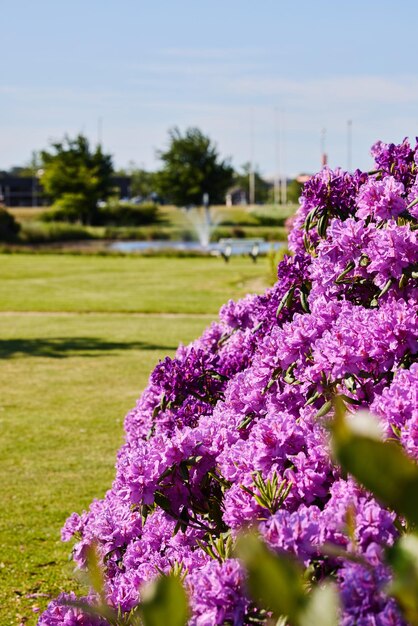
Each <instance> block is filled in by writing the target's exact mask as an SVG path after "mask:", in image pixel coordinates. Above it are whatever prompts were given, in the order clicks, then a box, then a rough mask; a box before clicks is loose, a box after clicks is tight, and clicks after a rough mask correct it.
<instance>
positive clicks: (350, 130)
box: [347, 120, 353, 172]
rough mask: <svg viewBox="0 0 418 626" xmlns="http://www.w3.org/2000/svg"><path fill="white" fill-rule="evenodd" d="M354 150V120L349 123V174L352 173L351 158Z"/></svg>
mask: <svg viewBox="0 0 418 626" xmlns="http://www.w3.org/2000/svg"><path fill="white" fill-rule="evenodd" d="M352 148H353V120H348V122H347V172H351V156H352Z"/></svg>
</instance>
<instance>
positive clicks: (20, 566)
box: [0, 255, 267, 626]
mask: <svg viewBox="0 0 418 626" xmlns="http://www.w3.org/2000/svg"><path fill="white" fill-rule="evenodd" d="M0 263H1V265H0V267H1V276H0V320H1V322H0V329H1V330H0V357H1V359H2V366H1V378H0V426H1V431H2V432H1V439H0V441H1V443H0V454H1V459H2V462H1V465H0V480H1V484H2V508H1V512H0V592H1V596H2V597H1V598H0V624H2V625H3V624H4V625H5V626H7V625H9V624H10V625H12V624H13V625H16V624H20V623H22V622H23V623H25V624H28V625H33V624H35V623H36V619H37V618H36V613H34V612H33V608H35V609H36V608H37V607H39V608H41V609H42V608H43V607H44V606H45V604H46V603H47V601H48V597H47V596H53V597H54V596H55V595H57V593H59V592H60V591H61V590H70V589H74V588H75V583H74V581H73V579H72V575H73V574H72V564H71V563H70V562H69V561H68V555H69V552H70V547H69V546H68V545H65V544H62V543H61V542H60V540H59V533H60V528H61V526H62V524H63V523H64V521H65V519H66V517H67V516H68V515H69V514H70V513H71V512H72V511H79V512H80V511H81V510H82V509H83V508H84V507H86V506H88V504H89V502H90V501H91V500H92V499H93V498H94V497H101V496H102V495H103V493H104V492H105V490H106V489H107V488H108V487H109V486H110V484H111V481H112V478H113V474H114V463H115V455H116V451H117V449H118V448H119V446H120V444H121V442H122V438H123V417H124V415H125V414H126V412H127V411H128V410H129V409H130V408H131V407H132V406H133V405H134V403H135V400H136V398H137V397H138V395H139V392H140V390H141V389H142V388H143V387H144V386H145V384H146V381H147V379H148V376H149V373H150V371H151V369H152V367H153V365H154V364H155V363H156V362H157V361H158V359H160V358H162V357H163V356H165V355H167V354H168V355H172V354H173V353H174V350H175V348H176V346H177V345H178V343H179V342H180V341H182V342H189V341H190V340H192V339H193V338H195V337H196V336H198V335H199V333H200V332H201V331H202V330H203V328H204V327H205V326H206V325H207V324H208V323H209V322H210V321H211V320H212V319H214V318H215V317H216V312H217V310H218V308H219V305H220V304H222V303H223V302H224V301H226V300H227V299H228V298H230V297H234V298H236V297H238V296H241V295H243V294H244V293H246V292H247V291H255V290H261V289H262V288H263V280H264V277H265V275H266V274H267V263H266V262H265V261H264V262H261V261H260V262H259V264H258V265H253V264H252V263H251V262H250V261H249V260H248V259H241V258H234V259H232V260H231V262H230V264H229V265H225V264H223V263H222V262H221V261H220V260H219V259H159V258H154V259H151V258H131V257H126V258H124V257H118V258H112V257H81V256H52V255H45V256H41V255H39V256H38V255H27V256H25V255H0Z"/></svg>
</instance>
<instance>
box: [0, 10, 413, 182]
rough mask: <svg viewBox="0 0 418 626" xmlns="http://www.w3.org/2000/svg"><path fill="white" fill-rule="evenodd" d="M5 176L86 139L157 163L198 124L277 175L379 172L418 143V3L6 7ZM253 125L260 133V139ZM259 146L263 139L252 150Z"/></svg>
mask: <svg viewBox="0 0 418 626" xmlns="http://www.w3.org/2000/svg"><path fill="white" fill-rule="evenodd" d="M1 4H2V11H1V14H2V17H1V21H2V36H1V40H2V44H1V47H2V53H1V57H0V77H1V78H0V169H2V168H3V169H4V168H8V167H10V166H12V165H19V164H22V163H25V162H27V161H28V160H29V158H30V155H31V152H32V150H40V149H42V148H45V147H47V146H48V143H49V142H50V141H51V140H53V139H60V138H62V137H63V135H64V134H65V133H68V134H70V135H73V134H75V133H77V132H80V131H81V132H84V133H85V134H87V135H88V137H89V138H90V139H91V140H92V141H93V142H96V141H97V137H98V127H99V119H101V120H102V122H101V126H102V138H103V144H104V148H105V150H106V151H107V152H110V153H111V154H113V156H114V162H115V164H116V165H117V166H118V167H124V166H126V165H127V164H128V162H129V161H135V162H136V164H137V165H139V166H143V167H146V168H148V169H153V168H156V167H158V165H159V162H158V160H157V158H156V150H158V149H161V148H164V147H165V145H166V144H167V137H168V135H167V131H168V129H169V128H170V127H173V126H178V127H179V128H180V129H183V130H184V129H185V128H186V127H188V126H198V127H199V128H201V130H202V131H203V132H205V133H206V134H208V135H209V136H210V137H211V138H212V139H213V140H214V141H215V142H216V143H217V145H218V148H219V151H220V153H221V154H222V156H223V157H231V158H232V162H233V164H234V166H236V167H239V166H240V165H241V164H242V163H244V162H246V161H248V160H249V159H250V156H251V151H252V148H251V146H252V145H253V155H254V160H255V162H256V163H257V164H258V165H259V167H260V169H261V171H262V172H263V173H264V174H265V175H272V174H273V173H274V171H275V170H276V168H277V167H280V166H282V167H283V168H284V169H285V171H286V173H287V174H288V175H293V174H296V173H298V172H301V171H310V172H313V171H316V170H318V169H319V167H320V146H321V141H320V137H321V130H322V129H323V128H326V136H325V145H326V151H327V152H328V154H329V162H330V164H331V166H336V165H341V166H343V167H346V166H347V162H348V152H347V121H348V120H352V122H353V126H352V129H353V130H352V164H353V166H356V167H357V166H358V167H361V168H367V167H369V165H370V157H369V148H370V146H371V144H372V143H374V142H375V141H376V140H377V139H382V140H384V141H400V140H402V138H403V137H404V136H407V135H408V136H410V137H411V139H412V140H413V139H414V137H415V135H418V69H417V61H416V38H417V34H416V30H417V25H418V3H416V2H414V1H413V0H400V1H399V2H398V3H397V4H396V6H395V3H394V2H393V1H391V2H389V1H387V0H381V1H378V0H376V1H375V0H369V1H366V0H363V1H360V0H351V1H350V2H344V3H343V2H340V3H339V2H335V1H333V2H331V1H325V0H317V1H316V2H313V1H307V0H302V1H299V2H295V1H293V2H290V1H287V0H276V1H273V0H258V2H250V1H248V0H240V1H238V0H223V1H221V0H210V2H209V1H207V0H200V1H198V0H194V1H192V0H154V1H152V0H147V1H143V0H71V2H70V1H69V0H60V1H58V0H38V1H37V2H31V1H30V0H26V1H24V0H13V2H2V3H1ZM251 128H252V129H253V131H251ZM251 136H253V142H252V140H251Z"/></svg>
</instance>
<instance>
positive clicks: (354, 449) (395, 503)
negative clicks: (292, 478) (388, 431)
mask: <svg viewBox="0 0 418 626" xmlns="http://www.w3.org/2000/svg"><path fill="white" fill-rule="evenodd" d="M343 406H344V405H343V402H342V400H340V399H337V401H336V404H335V419H334V422H333V425H332V427H331V428H332V433H333V442H332V443H333V449H334V454H335V456H336V459H337V461H338V462H339V463H340V464H341V465H342V467H343V468H344V469H345V470H346V471H347V472H349V473H350V474H352V475H353V476H354V477H355V478H356V479H357V480H358V481H359V482H360V483H361V484H362V485H363V486H364V487H366V489H369V490H370V491H371V492H372V493H373V494H374V495H375V496H376V497H377V498H378V499H379V500H381V501H382V502H383V503H385V504H386V505H387V506H389V507H390V508H391V509H393V510H394V511H396V512H397V513H399V514H401V515H404V516H405V517H406V518H407V519H408V520H409V521H410V522H412V523H413V524H418V497H417V495H418V466H417V465H416V463H414V461H412V460H411V459H410V458H409V457H408V456H407V455H406V454H405V453H404V452H403V450H402V448H401V447H400V446H399V444H398V443H395V442H393V441H385V442H383V441H381V440H379V427H378V423H377V421H376V420H375V419H374V418H373V417H372V416H371V415H368V414H366V413H364V412H361V413H360V414H358V416H356V417H354V418H352V419H350V420H349V421H347V420H346V419H345V416H344V408H343Z"/></svg>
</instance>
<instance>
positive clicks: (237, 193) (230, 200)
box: [225, 187, 248, 206]
mask: <svg viewBox="0 0 418 626" xmlns="http://www.w3.org/2000/svg"><path fill="white" fill-rule="evenodd" d="M225 204H226V206H234V205H241V206H245V205H247V204H248V198H247V192H246V191H245V189H242V187H232V188H231V189H229V190H228V191H227V194H226V198H225Z"/></svg>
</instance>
